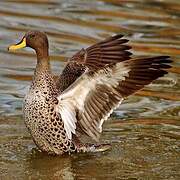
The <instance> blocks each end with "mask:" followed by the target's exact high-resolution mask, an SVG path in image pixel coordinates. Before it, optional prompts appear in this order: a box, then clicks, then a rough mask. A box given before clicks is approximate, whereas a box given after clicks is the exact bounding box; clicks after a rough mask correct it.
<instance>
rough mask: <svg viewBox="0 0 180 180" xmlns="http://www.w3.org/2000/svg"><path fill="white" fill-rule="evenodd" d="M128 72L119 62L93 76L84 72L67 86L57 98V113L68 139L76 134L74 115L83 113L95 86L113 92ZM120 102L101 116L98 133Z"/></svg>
mask: <svg viewBox="0 0 180 180" xmlns="http://www.w3.org/2000/svg"><path fill="white" fill-rule="evenodd" d="M129 71H130V68H129V67H127V66H125V65H124V63H123V62H120V63H117V64H116V65H114V66H112V67H106V68H104V69H101V70H99V71H97V72H95V73H94V74H89V73H88V72H85V73H84V74H83V75H82V76H80V77H79V78H78V79H77V80H76V81H75V82H74V83H73V84H72V85H71V86H69V88H67V89H66V90H65V91H64V92H63V93H62V94H61V95H60V96H58V97H57V99H58V101H59V103H58V105H57V112H59V113H60V114H61V118H62V120H63V122H64V128H65V130H66V133H67V137H68V138H69V139H72V133H73V134H75V133H76V122H77V119H76V113H77V112H78V113H79V114H83V113H84V111H85V109H84V105H85V103H86V99H87V97H88V95H89V94H90V92H91V93H92V92H97V90H96V86H97V85H104V86H106V87H110V89H112V90H113V88H115V87H117V86H118V84H119V82H120V81H123V80H125V77H127V76H128V75H129V74H128V73H129ZM122 100H123V98H122V99H121V100H120V102H119V103H118V104H116V106H115V107H114V106H113V107H112V109H111V110H110V111H109V112H108V113H106V114H103V115H102V116H101V117H102V119H101V121H100V122H99V125H98V127H97V128H98V131H99V132H101V131H102V124H103V122H104V121H105V120H106V119H107V118H108V117H109V116H110V114H111V113H112V112H113V110H114V109H115V108H117V106H118V105H119V104H120V103H121V102H122ZM106 101H107V102H108V101H109V100H108V99H107V100H106ZM92 121H93V119H92ZM83 126H84V125H83Z"/></svg>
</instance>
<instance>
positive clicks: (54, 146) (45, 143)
mask: <svg viewBox="0 0 180 180" xmlns="http://www.w3.org/2000/svg"><path fill="white" fill-rule="evenodd" d="M38 66H39V65H37V67H36V71H35V74H34V79H33V81H32V84H31V86H30V89H29V92H28V93H27V94H26V96H25V98H24V103H23V114H24V120H25V124H26V126H27V128H28V130H29V131H30V133H31V136H32V137H33V140H34V142H35V144H36V145H37V146H38V147H39V149H41V150H42V151H44V152H48V153H49V154H63V153H64V152H69V151H70V152H71V151H74V150H75V148H74V145H73V144H72V142H71V141H70V140H69V139H68V138H67V137H66V132H65V129H64V124H63V121H62V119H61V117H60V114H59V113H57V112H56V111H55V106H56V105H57V98H56V97H57V96H58V94H59V92H58V90H57V87H56V83H55V82H54V78H53V75H52V74H51V72H50V70H49V69H44V70H43V71H39V69H40V68H39V67H38Z"/></svg>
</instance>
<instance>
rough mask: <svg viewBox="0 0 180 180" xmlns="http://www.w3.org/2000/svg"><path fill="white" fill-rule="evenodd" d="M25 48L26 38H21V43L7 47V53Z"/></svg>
mask: <svg viewBox="0 0 180 180" xmlns="http://www.w3.org/2000/svg"><path fill="white" fill-rule="evenodd" d="M25 47H26V38H23V39H22V41H20V42H19V43H17V44H13V45H11V46H9V47H8V51H15V50H16V49H21V48H25Z"/></svg>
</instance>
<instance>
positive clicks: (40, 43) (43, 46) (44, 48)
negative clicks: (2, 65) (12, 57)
mask: <svg viewBox="0 0 180 180" xmlns="http://www.w3.org/2000/svg"><path fill="white" fill-rule="evenodd" d="M25 47H30V48H32V49H34V50H35V51H36V54H37V56H38V57H39V58H44V57H47V56H48V48H49V45H48V38H47V36H46V34H45V33H44V32H41V31H29V32H27V33H26V34H25V35H24V37H23V38H22V40H21V41H20V42H19V43H17V44H13V45H10V46H9V47H8V50H9V51H15V50H17V49H22V48H25Z"/></svg>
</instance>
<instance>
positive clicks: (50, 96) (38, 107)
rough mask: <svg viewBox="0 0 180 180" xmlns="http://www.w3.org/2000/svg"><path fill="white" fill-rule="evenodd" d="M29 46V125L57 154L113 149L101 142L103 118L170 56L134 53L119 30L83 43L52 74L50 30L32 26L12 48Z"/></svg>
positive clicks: (158, 72)
mask: <svg viewBox="0 0 180 180" xmlns="http://www.w3.org/2000/svg"><path fill="white" fill-rule="evenodd" d="M25 47H29V48H31V49H33V50H34V51H35V53H36V56H37V64H36V68H35V70H34V76H33V79H32V83H31V86H30V88H29V91H28V92H27V94H26V96H25V98H24V101H23V117H24V121H25V125H26V127H27V129H28V131H29V132H30V135H31V136H32V139H33V141H34V143H35V144H36V145H37V147H38V148H39V150H40V151H42V152H46V153H48V154H53V155H62V154H65V153H69V154H71V153H73V152H99V151H105V150H107V149H109V147H110V144H101V143H99V138H100V134H101V132H102V126H103V123H104V122H105V121H106V120H107V119H108V118H109V116H110V115H111V113H112V112H113V111H114V109H116V108H117V107H119V105H120V104H121V103H122V101H123V100H124V99H126V98H127V97H128V96H130V95H132V94H134V93H135V92H136V91H138V90H140V89H142V88H143V87H144V86H146V85H148V84H150V83H151V82H152V81H154V80H156V79H157V78H159V77H162V76H164V75H165V74H167V73H168V71H167V69H169V68H171V65H170V63H171V62H172V60H171V58H170V57H169V56H154V57H143V58H142V57H141V58H133V57H132V53H131V52H130V49H131V46H129V45H128V40H127V39H126V38H124V37H123V35H120V34H117V35H114V36H111V37H108V38H106V39H104V40H102V41H99V42H97V43H96V44H94V45H92V46H90V47H87V48H83V49H81V50H80V51H79V52H77V53H76V54H75V55H73V56H72V57H71V58H69V59H68V60H67V62H66V65H65V68H64V69H63V71H62V73H61V74H60V75H59V76H58V78H54V77H55V76H54V74H53V72H52V71H51V66H50V58H49V43H48V38H47V35H46V33H44V32H41V31H28V32H27V33H25V35H24V36H23V37H22V39H21V41H20V42H19V43H17V44H13V45H10V46H9V47H8V50H9V51H15V50H17V49H21V48H25ZM85 137H88V138H90V139H92V140H93V143H90V140H87V141H86V142H84V139H86V138H85Z"/></svg>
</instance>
